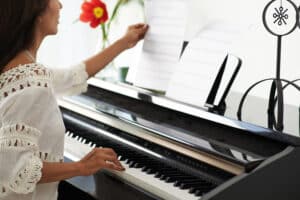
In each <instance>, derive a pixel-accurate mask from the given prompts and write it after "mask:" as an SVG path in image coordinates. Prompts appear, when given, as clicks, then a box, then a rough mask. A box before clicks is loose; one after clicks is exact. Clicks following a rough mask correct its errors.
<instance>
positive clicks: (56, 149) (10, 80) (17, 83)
mask: <svg viewBox="0 0 300 200" xmlns="http://www.w3.org/2000/svg"><path fill="white" fill-rule="evenodd" d="M86 80H87V73H86V70H85V65H84V64H79V65H76V66H74V67H72V68H70V69H60V70H58V69H57V70H53V69H52V70H50V69H48V68H45V67H44V66H43V65H41V64H36V63H34V64H26V65H20V66H18V67H15V68H12V69H10V70H8V71H6V72H4V73H2V74H0V115H1V116H0V200H19V199H20V200H33V199H34V200H55V199H57V185H58V183H57V182H55V183H46V184H37V182H38V181H39V180H40V178H41V169H42V164H43V161H45V162H63V149H64V133H65V127H64V124H63V120H62V117H61V113H60V110H59V108H58V105H57V102H56V95H57V94H60V95H63V94H78V93H80V92H83V91H85V90H86V88H87V83H86Z"/></svg>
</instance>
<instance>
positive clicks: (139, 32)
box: [84, 24, 148, 76]
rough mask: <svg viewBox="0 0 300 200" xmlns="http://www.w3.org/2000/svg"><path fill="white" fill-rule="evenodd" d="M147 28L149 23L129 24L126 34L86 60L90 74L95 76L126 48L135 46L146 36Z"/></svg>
mask: <svg viewBox="0 0 300 200" xmlns="http://www.w3.org/2000/svg"><path fill="white" fill-rule="evenodd" d="M147 30H148V25H146V24H136V25H132V26H129V28H128V30H127V33H126V34H125V36H123V37H122V38H121V39H119V40H117V41H116V42H115V43H113V44H112V45H111V46H109V47H107V48H106V49H104V50H103V51H101V52H100V53H98V54H96V55H94V56H93V57H91V58H89V59H87V60H86V61H84V62H85V64H86V71H87V73H88V75H89V76H93V75H94V74H96V73H97V72H98V71H99V70H101V69H102V68H104V67H105V66H106V65H107V64H108V63H110V62H111V61H112V60H113V59H114V58H115V57H116V56H118V55H119V54H120V53H122V52H123V51H124V50H126V49H129V48H132V47H134V46H135V45H136V44H137V43H138V41H140V40H141V39H143V38H144V36H145V34H146V32H147Z"/></svg>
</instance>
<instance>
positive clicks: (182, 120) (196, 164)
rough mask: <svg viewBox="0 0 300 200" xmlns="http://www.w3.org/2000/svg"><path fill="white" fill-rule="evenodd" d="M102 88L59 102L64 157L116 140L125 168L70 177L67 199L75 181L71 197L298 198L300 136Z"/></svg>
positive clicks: (143, 199) (108, 199)
mask: <svg viewBox="0 0 300 200" xmlns="http://www.w3.org/2000/svg"><path fill="white" fill-rule="evenodd" d="M103 87H105V84H101V85H98V86H95V85H89V89H88V91H87V93H85V94H83V95H80V96H76V97H72V98H65V99H60V100H59V101H58V102H59V106H60V109H61V111H62V117H63V120H64V123H65V126H66V129H67V131H68V133H66V136H65V139H66V143H65V157H66V158H67V159H71V160H74V158H75V160H76V159H77V160H78V159H79V157H80V156H78V155H79V154H78V152H76V151H77V150H78V149H80V150H83V149H87V150H88V149H89V148H92V147H93V145H95V144H96V146H105V147H111V148H113V149H115V151H116V152H117V153H118V155H120V161H121V163H122V164H123V165H124V166H125V168H126V170H125V172H124V173H123V172H113V171H105V170H104V171H101V172H98V173H97V174H95V175H94V176H90V177H75V178H73V179H69V180H66V181H65V182H62V183H61V184H60V187H59V191H60V198H61V199H69V198H68V196H66V197H65V198H64V196H65V195H70V193H71V195H72V194H76V192H72V189H70V188H72V187H73V189H74V188H75V189H76V191H77V192H78V195H75V196H74V195H73V196H72V198H70V199H89V198H92V199H93V198H94V199H101V200H113V199H132V200H138V199H139V200H153V199H166V200H199V199H201V200H233V199H243V200H279V199H280V200H282V199H288V200H299V199H300V190H299V181H300V162H299V160H300V150H299V147H300V139H299V138H296V137H294V136H290V135H285V134H282V133H279V132H276V131H272V130H269V129H265V128H262V127H258V126H254V125H251V124H247V123H244V122H239V121H235V120H231V119H228V118H225V117H221V116H218V115H215V114H212V113H208V112H206V111H201V109H200V110H199V109H197V113H198V114H197V116H195V112H193V113H192V114H189V113H184V112H182V110H181V111H178V110H172V109H171V108H170V107H168V106H163V105H157V103H153V102H150V100H151V99H152V100H154V99H153V98H156V99H155V101H156V102H159V101H158V100H160V102H164V101H166V99H157V98H158V97H154V96H149V94H148V93H143V94H139V92H140V91H138V92H137V93H138V94H134V91H133V92H132V91H131V92H128V94H125V93H124V91H127V90H128V88H125V89H124V88H122V87H121V88H118V87H111V86H109V87H108V88H110V89H108V88H103ZM112 90H113V91H112ZM172 105H175V104H172ZM184 106H186V105H183V107H184ZM192 109H194V110H195V108H192ZM199 113H200V114H199ZM154 116H155V117H154ZM70 133H71V134H70ZM76 156H77V157H76ZM65 188H66V189H65ZM79 193H81V194H82V193H83V195H89V197H82V198H81V197H80V195H79Z"/></svg>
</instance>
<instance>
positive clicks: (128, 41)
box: [121, 23, 149, 49]
mask: <svg viewBox="0 0 300 200" xmlns="http://www.w3.org/2000/svg"><path fill="white" fill-rule="evenodd" d="M148 28H149V26H148V25H147V24H143V23H140V24H135V25H131V26H129V27H128V29H127V32H126V34H125V35H124V36H123V37H122V38H121V40H123V42H124V43H125V45H126V46H125V47H126V48H127V49H129V48H132V47H134V46H135V45H136V44H137V43H138V41H140V40H141V39H143V38H144V37H145V34H146V32H147V30H148Z"/></svg>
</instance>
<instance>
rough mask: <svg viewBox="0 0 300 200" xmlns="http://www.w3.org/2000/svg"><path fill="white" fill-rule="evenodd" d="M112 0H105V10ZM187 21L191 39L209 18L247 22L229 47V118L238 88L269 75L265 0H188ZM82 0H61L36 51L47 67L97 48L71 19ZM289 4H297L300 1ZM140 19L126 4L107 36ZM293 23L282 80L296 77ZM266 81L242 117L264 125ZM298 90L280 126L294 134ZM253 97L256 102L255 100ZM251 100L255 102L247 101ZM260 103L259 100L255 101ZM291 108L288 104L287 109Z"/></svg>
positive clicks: (127, 58) (271, 43) (124, 61)
mask: <svg viewBox="0 0 300 200" xmlns="http://www.w3.org/2000/svg"><path fill="white" fill-rule="evenodd" d="M115 1H116V0H107V1H106V2H107V3H108V6H109V10H111V9H112V5H114V3H115ZM188 1H189V3H190V4H189V14H190V16H189V19H190V20H189V23H188V25H187V33H186V38H187V39H190V38H192V37H193V36H194V35H195V34H196V33H197V32H198V31H199V30H201V27H202V26H203V25H205V24H206V23H209V21H211V20H215V19H221V20H228V21H230V22H233V23H235V24H243V25H247V26H249V27H250V28H249V31H248V32H247V33H246V34H245V35H244V36H243V38H241V39H239V40H238V42H237V45H236V46H235V47H234V48H233V49H232V50H231V53H234V54H236V55H237V56H239V57H241V58H242V60H243V66H242V68H241V70H240V73H239V75H238V77H237V79H236V81H235V83H234V85H233V92H232V93H230V94H229V97H228V99H229V101H230V102H229V110H228V113H227V114H228V116H230V117H233V118H235V114H236V108H237V103H238V101H239V98H240V96H241V93H243V92H244V91H245V90H246V89H247V88H248V87H249V86H250V85H251V84H252V83H254V82H256V81H258V80H261V79H264V78H269V77H274V76H275V62H276V60H275V55H276V51H275V49H276V38H275V37H274V36H272V35H271V34H269V33H268V32H267V31H266V30H265V28H264V27H263V23H262V12H263V9H264V7H265V5H266V4H267V2H269V0H248V1H246V0H226V1H222V0H188ZM82 2H83V0H62V3H63V5H64V8H63V10H62V14H61V23H60V27H59V29H60V30H59V34H58V35H56V36H54V37H49V38H47V39H46V41H45V43H44V44H43V46H42V48H41V51H40V53H39V60H40V61H41V62H43V63H46V64H48V65H50V66H68V65H71V64H72V63H76V62H79V61H81V60H82V59H84V58H86V57H87V56H89V55H92V54H93V53H94V52H96V50H100V47H99V46H100V45H99V42H101V35H100V32H99V29H98V30H93V29H91V28H90V27H89V26H88V25H87V24H83V23H81V22H77V23H73V22H74V20H75V19H78V16H79V14H80V5H81V3H82ZM295 3H296V4H297V5H300V0H296V1H295ZM141 21H143V13H142V11H141V10H140V8H139V7H138V6H137V5H129V6H128V7H126V8H124V9H123V10H122V11H121V16H120V18H119V20H118V22H117V24H114V26H113V29H112V34H111V35H110V38H111V40H115V39H116V38H118V37H120V36H121V35H122V34H124V32H125V30H126V27H127V26H128V25H129V24H132V23H136V22H141ZM139 50H140V46H139V47H137V48H136V49H134V50H131V51H128V52H126V53H123V54H122V55H121V56H120V57H119V58H118V59H117V61H116V65H129V66H131V65H133V64H134V63H135V62H136V59H137V58H138V55H139V54H138V52H139ZM298 52H300V32H299V28H298V29H297V30H295V32H294V33H292V34H291V35H288V36H286V37H284V38H283V51H282V60H283V61H282V76H283V77H284V78H286V79H290V80H293V79H296V78H300V63H299V56H298V54H299V53H298ZM269 85H270V84H268V83H266V84H264V85H261V86H260V87H258V88H256V89H255V90H254V91H253V93H251V94H252V95H253V96H254V97H253V98H255V101H254V100H253V101H252V102H251V100H250V101H249V104H245V110H246V111H245V115H244V116H245V117H244V119H245V120H246V121H249V122H252V123H256V124H260V125H265V124H266V114H265V110H264V108H265V101H266V98H267V96H268V91H269ZM299 99H300V94H299V92H295V90H294V89H289V90H287V92H286V93H285V103H286V104H287V109H286V115H285V116H286V123H285V124H287V126H286V129H285V130H286V131H287V132H291V133H298V126H299V125H298V121H299V119H298V118H297V116H298V109H296V107H299V105H300V101H299ZM256 100H257V101H256ZM253 102H255V103H253ZM258 102H261V103H260V105H258V104H257V103H258ZM291 108H292V109H291Z"/></svg>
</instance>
